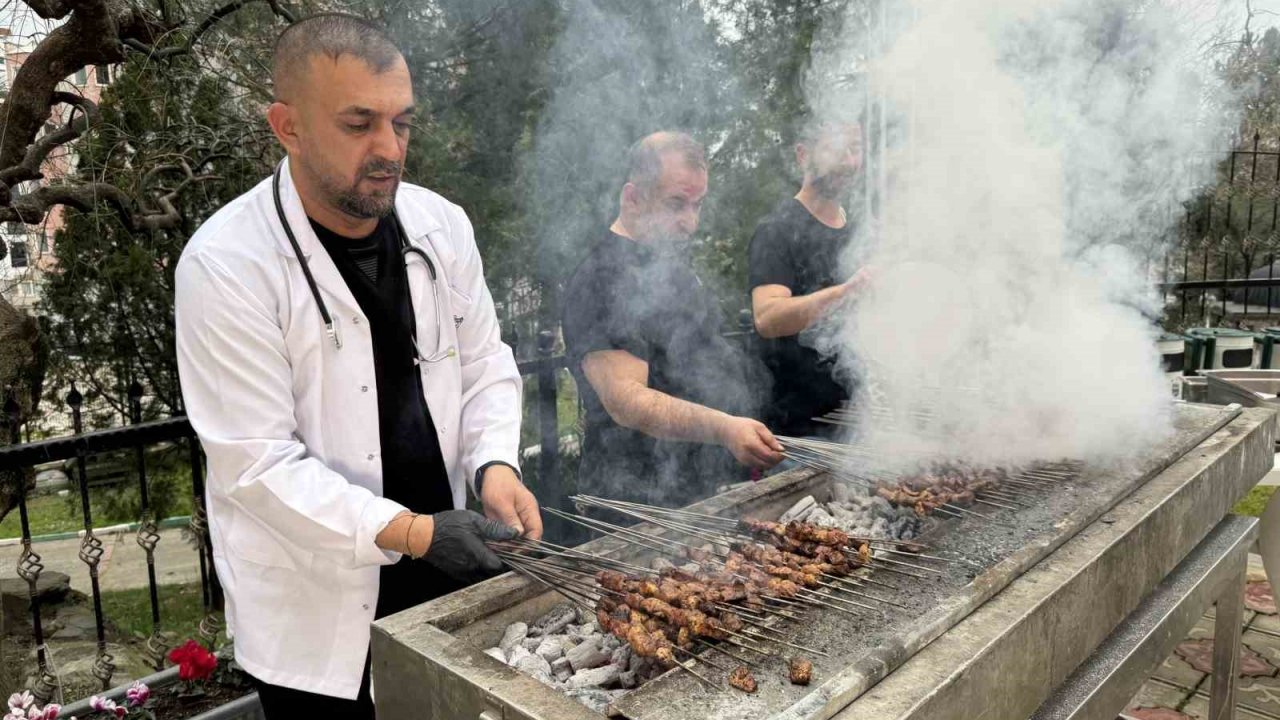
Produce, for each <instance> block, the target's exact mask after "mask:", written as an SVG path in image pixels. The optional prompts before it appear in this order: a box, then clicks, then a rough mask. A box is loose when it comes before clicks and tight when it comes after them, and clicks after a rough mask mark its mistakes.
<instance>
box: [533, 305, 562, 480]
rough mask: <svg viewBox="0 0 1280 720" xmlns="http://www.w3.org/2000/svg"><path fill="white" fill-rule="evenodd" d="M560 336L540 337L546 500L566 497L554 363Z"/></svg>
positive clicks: (542, 469) (546, 333)
mask: <svg viewBox="0 0 1280 720" xmlns="http://www.w3.org/2000/svg"><path fill="white" fill-rule="evenodd" d="M555 343H556V336H555V335H554V334H552V333H551V331H549V330H543V331H541V332H539V333H538V358H539V359H541V360H542V361H543V364H542V366H541V367H540V368H539V369H538V375H537V378H538V431H539V435H540V437H541V439H542V452H541V454H540V455H539V457H538V482H539V484H540V485H541V486H542V488H543V489H544V492H545V493H546V495H545V497H550V498H556V499H557V500H558V499H559V498H562V497H564V491H563V489H562V488H561V484H560V480H561V478H560V427H559V423H560V421H559V417H558V415H557V413H556V393H557V392H558V388H557V382H556V380H557V373H558V372H559V368H556V367H555V366H554V365H553V364H552V363H551V362H550V359H551V354H552V352H554V351H555Z"/></svg>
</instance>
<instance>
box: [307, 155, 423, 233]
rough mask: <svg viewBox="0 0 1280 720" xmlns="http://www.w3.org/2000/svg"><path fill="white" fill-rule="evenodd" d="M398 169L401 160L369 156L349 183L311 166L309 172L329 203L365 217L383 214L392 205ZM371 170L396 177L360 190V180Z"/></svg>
mask: <svg viewBox="0 0 1280 720" xmlns="http://www.w3.org/2000/svg"><path fill="white" fill-rule="evenodd" d="M402 169H403V168H402V166H401V164H400V163H398V162H395V161H393V160H382V159H374V160H370V161H368V162H366V163H365V164H364V166H363V167H361V168H360V173H359V175H358V176H357V178H356V181H355V182H354V183H352V184H350V185H348V184H346V183H345V181H343V180H339V179H338V178H337V176H335V175H331V174H329V173H327V172H317V171H315V170H314V169H313V170H312V173H311V174H312V176H313V177H315V179H316V183H317V185H319V187H320V190H321V191H322V192H323V193H324V196H325V199H326V200H327V201H328V202H329V203H330V204H331V205H333V206H334V207H336V208H337V209H339V210H341V211H342V212H344V213H346V214H348V215H350V216H352V217H357V218H361V219H364V220H368V219H372V218H382V217H386V216H387V215H389V214H390V213H391V211H392V209H394V208H395V205H396V190H398V189H399V188H400V172H401V170H402ZM373 173H383V174H386V175H392V176H394V177H395V178H396V179H395V180H394V181H393V182H392V183H391V187H390V188H389V189H386V190H375V191H372V192H362V191H361V190H360V183H361V182H362V181H363V180H364V179H365V178H367V177H369V176H370V175H372V174H373Z"/></svg>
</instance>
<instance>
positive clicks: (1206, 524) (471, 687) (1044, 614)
mask: <svg viewBox="0 0 1280 720" xmlns="http://www.w3.org/2000/svg"><path fill="white" fill-rule="evenodd" d="M1273 418H1274V415H1273V414H1272V413H1271V412H1270V411H1267V410H1258V409H1249V410H1242V409H1241V408H1239V407H1228V408H1221V407H1211V406H1199V405H1188V404H1183V405H1179V406H1178V407H1177V412H1176V418H1175V432H1174V433H1173V435H1172V436H1171V437H1169V438H1168V439H1167V440H1166V441H1164V442H1163V443H1161V444H1160V445H1159V446H1157V447H1151V448H1146V449H1145V450H1141V451H1136V452H1135V454H1134V456H1133V457H1132V458H1130V459H1129V460H1128V461H1127V462H1125V463H1123V464H1121V465H1120V466H1116V467H1108V468H1100V467H1092V466H1088V465H1086V466H1084V467H1083V468H1082V469H1081V470H1080V471H1079V475H1078V476H1077V477H1076V478H1075V479H1072V480H1069V481H1064V482H1062V483H1060V484H1055V485H1052V486H1045V487H1043V488H1041V489H1040V490H1039V492H1040V496H1039V497H1038V498H1037V501H1036V502H1034V503H1028V505H1029V507H1019V508H1016V509H1012V508H1010V509H1002V508H993V507H987V508H983V515H986V516H987V517H983V516H979V515H962V516H959V517H951V518H948V519H945V520H939V521H938V522H935V523H934V524H933V525H932V526H931V527H930V528H929V529H928V531H927V533H926V535H925V536H924V537H922V538H921V539H922V540H923V541H925V542H927V543H929V545H930V546H931V549H930V551H929V552H930V553H932V554H936V555H939V556H942V557H945V558H947V559H948V560H950V561H951V562H950V563H948V564H947V565H945V566H938V569H939V570H940V572H939V573H937V574H928V575H927V576H925V577H909V576H904V575H895V576H891V577H890V579H891V580H892V582H893V584H894V585H896V586H897V588H898V589H897V590H896V591H895V592H894V593H893V594H892V595H889V597H892V599H893V600H894V601H895V602H896V603H899V604H900V605H901V607H899V606H886V607H885V608H884V609H883V614H878V613H867V614H865V615H861V616H854V615H852V614H850V613H847V612H839V611H837V610H835V609H829V608H823V607H818V608H811V609H809V610H808V611H807V612H806V613H805V616H804V617H805V619H804V621H803V622H802V623H798V624H791V625H787V626H784V627H785V628H786V632H787V633H788V637H789V639H790V640H791V641H792V642H794V643H796V644H799V645H803V646H806V647H811V648H815V649H817V650H820V651H822V652H823V653H825V656H817V655H806V656H805V657H807V659H809V660H811V661H812V662H813V682H812V684H810V685H809V686H797V685H792V684H790V683H789V682H788V681H787V679H786V662H785V658H786V657H787V656H788V655H789V654H792V653H790V652H789V651H787V652H783V653H780V656H779V657H778V658H771V659H769V660H768V662H765V663H762V664H763V667H762V668H761V669H759V670H757V671H756V672H755V677H756V679H757V681H758V682H759V689H758V691H757V692H756V693H754V694H750V695H748V694H745V693H741V692H738V691H736V690H730V689H727V688H725V689H721V690H718V691H717V690H712V689H709V688H708V687H707V686H706V685H705V684H704V683H703V682H700V681H699V679H698V678H695V677H693V676H692V675H691V674H689V673H684V672H680V671H679V670H675V669H673V670H671V671H669V672H667V673H665V674H664V675H662V676H661V677H659V678H657V679H655V680H653V681H651V682H649V683H647V684H645V685H643V686H641V687H640V688H639V689H637V690H635V691H634V692H632V693H630V694H629V695H626V696H625V697H623V698H621V699H620V700H618V701H616V702H615V703H614V704H613V705H612V706H611V707H610V709H609V712H610V714H612V715H618V716H624V717H627V718H632V719H633V720H650V719H655V718H664V719H674V720H683V719H685V718H689V719H693V718H697V719H698V720H706V719H707V718H713V719H717V720H718V719H721V718H724V719H729V718H765V717H778V718H794V719H796V720H799V719H800V718H813V719H821V718H830V717H839V718H876V719H877V720H880V719H883V718H950V717H955V718H972V717H992V718H1004V717H1028V716H1030V715H1031V714H1032V713H1034V712H1035V711H1036V710H1037V708H1039V707H1040V706H1041V704H1042V703H1043V702H1044V701H1045V700H1046V698H1049V697H1050V695H1051V694H1052V692H1053V691H1054V689H1055V688H1057V687H1059V686H1060V685H1062V684H1063V683H1064V681H1067V680H1068V677H1069V676H1070V674H1071V672H1072V671H1073V670H1074V669H1076V668H1077V666H1079V665H1080V664H1081V663H1082V662H1084V661H1085V660H1086V659H1087V658H1089V656H1090V654H1091V653H1093V651H1094V650H1095V649H1096V648H1098V647H1099V646H1100V645H1102V644H1103V641H1104V640H1105V639H1106V638H1107V635H1108V634H1109V633H1110V632H1111V631H1112V629H1113V628H1116V627H1117V626H1120V625H1122V623H1123V622H1124V621H1125V619H1126V617H1127V616H1128V615H1129V614H1130V613H1131V612H1132V611H1133V610H1134V609H1135V608H1137V607H1138V606H1139V603H1140V602H1141V601H1142V600H1143V598H1144V597H1146V596H1148V595H1149V594H1150V593H1151V591H1152V589H1153V588H1156V587H1157V585H1158V584H1159V583H1160V581H1161V580H1162V579H1163V578H1165V577H1166V576H1167V575H1169V574H1170V573H1171V572H1172V571H1173V570H1174V569H1175V567H1176V566H1178V564H1179V563H1180V562H1181V561H1183V559H1184V558H1185V557H1187V556H1188V554H1190V553H1191V552H1192V550H1193V549H1194V548H1196V546H1197V545H1198V544H1200V542H1201V541H1202V540H1204V539H1205V538H1206V536H1209V534H1210V531H1211V530H1213V528H1214V527H1215V526H1217V525H1218V524H1219V522H1220V521H1221V520H1222V518H1223V517H1224V516H1225V515H1226V513H1227V511H1228V510H1229V508H1230V507H1231V505H1232V504H1233V503H1234V502H1235V501H1236V500H1237V499H1238V498H1239V497H1240V496H1241V495H1243V494H1244V493H1245V492H1246V491H1247V489H1248V488H1249V487H1251V486H1252V485H1253V484H1254V483H1255V482H1256V481H1257V480H1258V479H1259V478H1260V477H1261V476H1262V475H1263V474H1264V473H1265V472H1266V471H1267V470H1269V469H1270V467H1271V462H1272V455H1271V448H1272V444H1273V442H1274V436H1275V430H1274V427H1273V424H1274V423H1273ZM835 482H836V481H835V480H833V478H832V477H831V476H830V475H828V474H827V473H824V472H820V471H815V470H808V469H806V470H797V471H793V472H790V473H784V474H782V475H779V476H776V477H773V478H770V479H768V480H766V481H762V482H759V483H755V484H752V485H750V486H746V487H741V488H737V489H735V490H732V491H730V492H727V493H723V494H720V495H717V496H714V497H712V498H709V499H707V500H704V501H702V502H700V503H696V504H694V505H691V506H690V507H689V508H688V509H689V510H690V511H693V512H699V513H708V514H714V515H719V516H722V517H726V518H733V519H738V518H742V517H755V518H770V519H772V518H777V517H778V516H779V515H781V514H782V513H783V512H784V511H786V510H787V509H788V508H790V507H792V506H793V505H794V504H795V503H796V501H797V500H799V499H801V498H803V497H805V496H807V495H812V496H814V497H815V498H816V499H817V500H819V501H826V500H828V499H830V497H831V496H832V494H833V486H834V484H835ZM644 531H645V532H649V533H653V534H655V535H661V534H664V533H670V532H671V531H669V530H664V529H662V528H658V527H647V528H644ZM1232 547H1235V546H1232ZM578 550H580V551H583V552H589V553H592V554H595V555H603V556H607V557H612V558H617V559H622V560H628V561H632V560H635V561H637V562H641V561H643V558H642V557H641V556H642V554H643V553H642V552H641V551H640V550H639V549H638V548H637V547H635V546H634V545H633V544H631V543H627V542H622V541H620V540H619V539H618V538H601V539H598V540H594V541H592V542H589V543H586V544H584V545H582V546H579V548H578ZM921 575H924V574H923V573H921ZM876 577H889V576H884V575H877V576H876ZM563 602H564V599H563V598H562V597H561V596H560V595H558V594H556V593H554V592H552V591H549V590H548V589H547V588H546V587H545V586H543V585H541V584H539V583H537V582H534V581H532V580H529V579H527V578H525V577H522V576H517V575H514V574H507V575H503V576H501V577H498V578H494V579H492V580H489V581H487V582H484V583H480V584H478V585H475V586H472V587H470V588H467V589H464V590H461V591H459V592H456V593H453V594H451V595H449V596H446V597H443V598H439V599H437V600H434V601H432V602H429V603H426V604H424V605H421V606H419V607H416V608H413V609H410V610H407V611H405V612H403V613H400V614H398V615H395V616H393V617H390V618H385V619H383V620H381V621H379V622H377V623H375V626H374V639H373V672H374V683H375V688H376V689H377V704H378V712H379V717H382V718H390V719H391V720H398V719H400V718H406V719H407V718H422V717H434V718H481V719H482V720H498V719H500V718H507V719H514V718H529V719H535V718H537V719H541V718H545V719H548V720H550V719H552V718H554V720H577V719H579V718H581V719H583V720H586V719H587V718H598V717H600V715H598V714H596V713H594V712H592V711H591V710H588V709H587V708H586V707H584V706H582V705H579V704H578V703H577V702H575V701H574V700H572V699H570V698H568V697H566V696H565V695H563V694H561V693H560V692H558V691H557V690H555V689H553V688H551V687H549V686H546V685H543V684H542V683H540V682H538V681H537V680H534V679H533V678H532V677H528V676H525V675H523V674H521V673H520V672H517V671H516V670H514V669H512V668H509V667H507V666H506V665H504V664H503V663H501V662H499V661H498V660H495V659H493V658H492V657H490V656H488V655H485V654H484V649H485V648H489V647H492V646H495V645H497V644H498V642H499V640H500V638H501V637H502V635H503V632H504V630H505V629H506V627H507V626H508V625H509V624H510V623H513V622H516V621H525V622H528V621H531V620H532V619H533V618H536V617H538V616H541V615H543V614H544V613H546V612H548V611H549V610H551V609H552V608H553V607H555V606H556V605H558V604H561V603H563ZM799 654H801V655H804V653H799ZM713 657H714V656H713ZM700 672H704V673H710V672H711V671H709V670H708V669H707V668H705V667H703V668H701V669H700ZM713 679H715V680H718V681H720V682H723V680H724V677H723V674H721V675H720V676H719V677H714V676H713ZM1115 682H1116V683H1119V682H1120V681H1119V680H1116V681H1115Z"/></svg>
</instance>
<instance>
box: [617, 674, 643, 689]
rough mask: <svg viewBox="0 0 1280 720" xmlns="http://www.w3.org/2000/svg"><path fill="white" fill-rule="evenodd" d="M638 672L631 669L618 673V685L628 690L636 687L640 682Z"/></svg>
mask: <svg viewBox="0 0 1280 720" xmlns="http://www.w3.org/2000/svg"><path fill="white" fill-rule="evenodd" d="M638 682H639V681H638V679H637V678H636V674H635V673H634V672H632V671H630V670H628V671H626V672H622V673H618V686H619V687H621V688H624V689H626V690H630V689H632V688H634V687H635V686H636V685H637V684H638Z"/></svg>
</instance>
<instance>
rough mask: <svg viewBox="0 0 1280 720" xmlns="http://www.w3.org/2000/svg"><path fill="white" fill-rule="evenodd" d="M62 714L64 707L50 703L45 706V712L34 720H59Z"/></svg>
mask: <svg viewBox="0 0 1280 720" xmlns="http://www.w3.org/2000/svg"><path fill="white" fill-rule="evenodd" d="M60 712H62V706H61V705H59V704H57V703H49V704H48V705H45V706H44V710H43V711H41V712H40V714H39V715H36V716H35V718H34V719H33V720H57V717H58V713H60Z"/></svg>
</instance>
